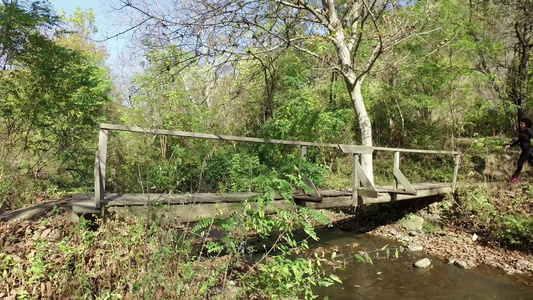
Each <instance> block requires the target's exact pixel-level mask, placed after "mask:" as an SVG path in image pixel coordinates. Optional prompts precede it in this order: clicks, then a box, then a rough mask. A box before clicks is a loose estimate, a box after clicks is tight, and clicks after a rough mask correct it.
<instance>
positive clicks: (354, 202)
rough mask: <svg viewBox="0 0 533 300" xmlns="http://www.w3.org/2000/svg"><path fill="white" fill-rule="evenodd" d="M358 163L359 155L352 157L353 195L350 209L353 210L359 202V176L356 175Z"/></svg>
mask: <svg viewBox="0 0 533 300" xmlns="http://www.w3.org/2000/svg"><path fill="white" fill-rule="evenodd" d="M358 163H359V154H354V155H353V193H352V207H353V208H354V209H355V208H356V207H357V204H358V202H359V195H358V193H357V189H358V188H359V174H357V164H358Z"/></svg>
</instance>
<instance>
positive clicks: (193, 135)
mask: <svg viewBox="0 0 533 300" xmlns="http://www.w3.org/2000/svg"><path fill="white" fill-rule="evenodd" d="M100 129H107V130H117V131H129V132H139V133H150V134H161V135H171V136H181V137H190V138H201V139H210V140H223V141H234V142H251V143H267V144H281V145H295V146H314V147H330V148H339V145H338V144H325V143H313V142H301V141H287V140H276V139H261V138H251V137H241V136H231V135H218V134H209V133H198V132H188V131H177V130H166V129H150V128H142V127H137V126H125V125H116V124H104V123H102V124H100Z"/></svg>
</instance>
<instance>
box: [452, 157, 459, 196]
mask: <svg viewBox="0 0 533 300" xmlns="http://www.w3.org/2000/svg"><path fill="white" fill-rule="evenodd" d="M460 163H461V154H457V155H456V156H455V167H454V168H453V179H452V191H453V192H455V190H456V189H457V175H458V173H459V164H460Z"/></svg>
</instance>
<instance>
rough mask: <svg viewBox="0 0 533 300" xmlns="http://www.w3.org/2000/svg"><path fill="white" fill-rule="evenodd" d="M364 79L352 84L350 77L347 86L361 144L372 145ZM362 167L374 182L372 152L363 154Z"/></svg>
mask: <svg viewBox="0 0 533 300" xmlns="http://www.w3.org/2000/svg"><path fill="white" fill-rule="evenodd" d="M361 84H362V81H361V80H359V81H357V82H356V83H355V84H350V83H349V79H346V86H347V87H348V92H349V93H350V98H351V99H352V104H353V108H354V110H355V113H356V115H357V121H358V123H359V124H358V125H359V131H360V132H361V145H363V146H372V145H373V143H372V124H371V123H370V118H369V117H368V112H367V111H366V107H365V103H364V101H363V95H362V94H361ZM361 167H363V170H364V171H365V174H366V176H368V178H369V179H370V181H371V182H372V183H374V168H373V165H372V154H362V155H361Z"/></svg>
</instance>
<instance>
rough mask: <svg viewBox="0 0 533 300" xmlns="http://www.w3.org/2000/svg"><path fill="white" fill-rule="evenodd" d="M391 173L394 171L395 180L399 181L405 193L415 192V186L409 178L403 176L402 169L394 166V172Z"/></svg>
mask: <svg viewBox="0 0 533 300" xmlns="http://www.w3.org/2000/svg"><path fill="white" fill-rule="evenodd" d="M393 173H394V178H395V180H396V181H399V182H400V184H401V185H402V186H403V188H404V189H405V191H406V192H407V193H410V194H413V195H415V194H416V190H415V188H414V187H413V186H412V185H411V183H410V182H409V180H407V178H405V176H404V175H403V173H402V171H400V169H398V168H396V167H394V172H393Z"/></svg>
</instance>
